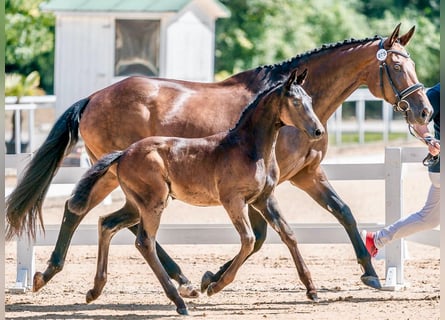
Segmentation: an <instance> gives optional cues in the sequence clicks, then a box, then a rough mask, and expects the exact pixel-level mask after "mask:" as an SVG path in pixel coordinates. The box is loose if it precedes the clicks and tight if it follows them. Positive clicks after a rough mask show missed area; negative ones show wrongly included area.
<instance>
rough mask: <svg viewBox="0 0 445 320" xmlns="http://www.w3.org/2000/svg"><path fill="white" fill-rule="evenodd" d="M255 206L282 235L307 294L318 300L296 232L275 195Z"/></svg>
mask: <svg viewBox="0 0 445 320" xmlns="http://www.w3.org/2000/svg"><path fill="white" fill-rule="evenodd" d="M254 206H255V207H256V208H257V209H258V210H259V211H260V212H261V213H262V214H263V216H264V218H265V219H266V220H267V222H268V223H269V224H270V226H271V227H272V228H273V229H274V230H275V231H276V232H277V233H278V234H279V235H280V238H281V240H282V241H283V242H284V243H285V244H286V246H287V247H288V248H289V251H290V253H291V255H292V258H293V260H294V263H295V266H296V267H297V271H298V275H299V278H300V280H301V282H303V284H304V285H305V287H306V290H307V291H306V296H307V297H308V298H309V299H311V300H313V301H318V296H317V290H316V289H315V286H314V283H313V281H312V277H311V273H310V271H309V269H308V267H307V266H306V264H305V262H304V259H303V256H302V255H301V253H300V251H299V250H298V245H297V239H296V237H295V234H294V232H293V230H292V228H291V227H290V226H289V224H288V223H287V222H286V220H285V219H284V218H283V217H282V215H281V213H280V209H279V207H278V202H277V200H276V199H275V197H274V196H273V195H270V196H269V197H267V198H266V199H259V200H258V201H257V202H255V204H254Z"/></svg>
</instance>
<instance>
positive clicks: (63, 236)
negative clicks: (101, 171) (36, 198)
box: [33, 172, 118, 292]
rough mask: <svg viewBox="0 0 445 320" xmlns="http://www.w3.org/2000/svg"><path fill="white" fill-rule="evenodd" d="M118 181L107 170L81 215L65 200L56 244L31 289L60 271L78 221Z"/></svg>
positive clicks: (41, 285) (36, 288)
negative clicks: (71, 208)
mask: <svg viewBox="0 0 445 320" xmlns="http://www.w3.org/2000/svg"><path fill="white" fill-rule="evenodd" d="M117 185H118V183H117V180H116V178H115V176H114V175H112V174H111V173H110V172H108V173H107V174H106V175H104V176H103V178H101V179H100V180H99V181H98V182H97V184H96V185H95V187H94V189H93V190H92V192H91V199H94V201H91V202H90V206H89V208H88V209H87V210H85V211H84V212H83V213H82V214H81V215H79V214H76V213H73V212H71V211H70V210H69V209H68V205H67V204H68V201H67V202H65V210H64V213H63V220H62V223H61V226H60V230H59V235H58V237H57V241H56V246H55V248H54V250H53V252H52V254H51V257H50V259H49V260H48V266H47V267H46V270H45V271H44V272H43V273H42V272H36V273H35V274H34V279H33V291H34V292H36V291H38V290H40V289H41V288H42V287H43V286H45V285H46V284H47V283H48V282H49V281H50V280H51V279H52V278H53V277H54V276H55V275H56V274H57V273H59V272H60V271H62V269H63V266H64V263H65V258H66V254H67V252H68V248H69V245H70V243H71V239H72V237H73V234H74V231H76V229H77V227H78V226H79V224H80V222H81V221H82V220H83V218H84V217H85V216H86V215H87V214H88V212H89V211H90V210H91V209H92V208H94V207H95V206H96V205H97V204H99V203H100V202H101V201H102V200H103V199H105V197H106V196H107V195H108V194H109V193H110V192H111V191H113V190H114V189H115V188H116V187H117Z"/></svg>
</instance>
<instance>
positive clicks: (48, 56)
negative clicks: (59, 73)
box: [5, 0, 55, 92]
mask: <svg viewBox="0 0 445 320" xmlns="http://www.w3.org/2000/svg"><path fill="white" fill-rule="evenodd" d="M42 2H43V0H6V2H5V21H6V23H5V38H6V51H5V71H6V73H20V74H29V73H31V72H32V71H34V70H37V71H38V72H39V73H40V75H41V77H42V87H43V88H44V89H45V91H47V92H52V91H53V73H54V71H53V69H54V25H55V19H54V16H53V15H52V14H50V13H42V12H41V11H40V9H39V6H40V4H41V3H42Z"/></svg>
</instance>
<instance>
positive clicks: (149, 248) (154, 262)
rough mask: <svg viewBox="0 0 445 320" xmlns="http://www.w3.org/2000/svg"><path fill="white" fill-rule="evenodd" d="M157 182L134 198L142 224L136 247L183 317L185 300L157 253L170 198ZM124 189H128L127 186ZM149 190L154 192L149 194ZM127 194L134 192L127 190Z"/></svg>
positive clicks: (165, 187)
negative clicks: (163, 213) (163, 218)
mask: <svg viewBox="0 0 445 320" xmlns="http://www.w3.org/2000/svg"><path fill="white" fill-rule="evenodd" d="M153 180H155V179H153ZM156 182H159V183H158V184H157V186H156V187H152V188H150V187H144V188H140V189H142V190H145V192H144V194H139V195H135V196H134V197H132V198H133V199H135V201H136V202H135V203H136V205H137V207H138V208H139V209H140V223H139V228H138V234H137V236H136V242H135V245H136V248H137V249H138V250H139V252H140V253H141V254H142V256H143V257H144V258H145V260H146V261H147V263H148V264H149V266H150V268H151V269H152V270H153V272H154V274H155V275H156V277H157V278H158V280H159V282H160V283H161V285H162V288H163V289H164V292H165V294H166V295H167V297H168V298H169V299H170V300H171V301H172V302H173V303H174V304H175V305H176V311H177V312H178V313H179V314H181V315H188V311H187V306H186V304H185V302H184V300H183V299H182V298H181V296H180V295H179V292H178V290H177V289H176V287H175V286H174V284H173V282H172V281H171V279H170V277H169V275H168V273H167V271H166V270H165V268H164V267H163V265H162V263H161V261H160V260H159V258H158V256H157V253H156V233H157V231H158V229H159V224H160V221H161V215H162V212H163V210H164V208H165V204H166V199H167V196H168V187H167V186H166V185H161V181H153V183H154V184H156ZM123 188H125V189H127V187H125V186H123ZM149 190H151V191H152V192H149ZM153 190H156V191H153ZM127 192H132V191H130V190H128V189H127Z"/></svg>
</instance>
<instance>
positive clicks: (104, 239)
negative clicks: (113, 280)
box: [86, 202, 139, 303]
mask: <svg viewBox="0 0 445 320" xmlns="http://www.w3.org/2000/svg"><path fill="white" fill-rule="evenodd" d="M138 221H139V213H138V211H137V209H135V208H134V207H132V206H130V205H129V204H128V202H127V203H126V204H125V206H124V207H123V208H121V209H119V210H117V211H115V212H113V213H111V214H109V215H107V216H105V217H100V218H99V222H98V228H99V230H98V234H99V243H98V244H99V245H98V254H97V267H96V276H95V277H94V287H93V288H92V289H90V290H89V291H88V292H87V294H86V302H87V303H90V302H91V301H94V300H96V299H97V298H98V297H99V296H100V295H101V293H102V290H103V288H104V286H105V284H106V282H107V266H108V253H109V249H110V242H111V239H112V238H113V237H114V235H115V234H116V233H117V232H118V231H119V230H121V229H123V228H128V227H130V226H132V225H135V224H137V223H138Z"/></svg>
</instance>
